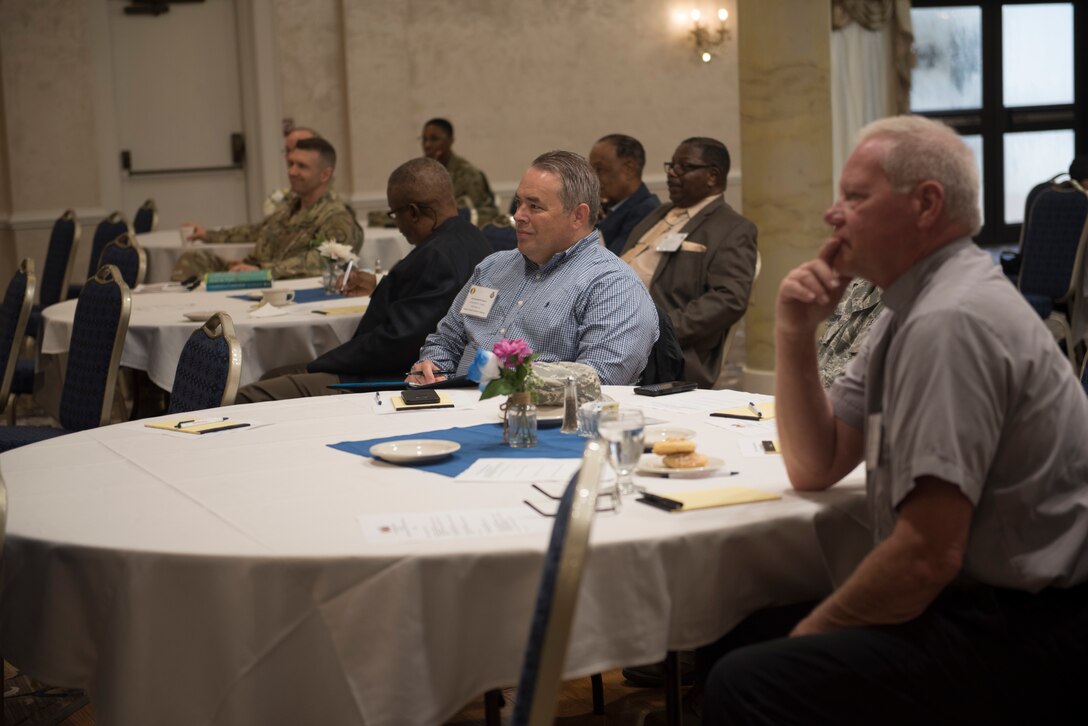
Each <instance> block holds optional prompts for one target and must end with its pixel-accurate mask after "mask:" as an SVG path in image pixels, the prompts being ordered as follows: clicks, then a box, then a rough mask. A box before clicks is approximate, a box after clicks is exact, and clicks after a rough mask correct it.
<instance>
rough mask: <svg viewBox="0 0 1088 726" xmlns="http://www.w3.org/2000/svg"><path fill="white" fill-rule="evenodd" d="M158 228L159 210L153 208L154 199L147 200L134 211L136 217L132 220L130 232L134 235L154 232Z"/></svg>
mask: <svg viewBox="0 0 1088 726" xmlns="http://www.w3.org/2000/svg"><path fill="white" fill-rule="evenodd" d="M158 226H159V210H158V208H157V207H156V206H155V200H154V199H148V200H147V201H146V202H144V203H143V204H141V205H140V208H139V209H137V210H136V216H134V217H133V218H132V231H133V232H134V233H136V234H147V233H148V232H154V231H155V228H156V227H158Z"/></svg>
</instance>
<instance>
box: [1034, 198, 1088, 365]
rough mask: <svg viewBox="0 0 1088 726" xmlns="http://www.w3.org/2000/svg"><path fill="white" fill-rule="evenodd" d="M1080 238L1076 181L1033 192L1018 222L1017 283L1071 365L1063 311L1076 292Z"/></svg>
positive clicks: (1083, 215) (1082, 202) (1087, 211)
mask: <svg viewBox="0 0 1088 726" xmlns="http://www.w3.org/2000/svg"><path fill="white" fill-rule="evenodd" d="M1086 238H1088V193H1086V192H1085V191H1084V189H1083V188H1081V186H1080V185H1079V184H1077V183H1076V182H1070V183H1069V185H1068V186H1066V185H1060V186H1051V187H1050V188H1048V189H1044V190H1042V191H1039V192H1037V193H1036V196H1035V200H1034V202H1033V203H1032V205H1031V211H1030V212H1029V214H1028V218H1027V220H1025V222H1024V230H1023V239H1022V241H1021V263H1020V277H1019V279H1018V281H1017V285H1018V287H1019V288H1020V292H1021V293H1022V294H1023V295H1024V297H1025V298H1026V299H1027V301H1028V302H1029V303H1030V304H1031V306H1032V307H1033V308H1034V309H1035V311H1036V312H1037V313H1039V316H1040V317H1041V318H1042V319H1043V320H1045V321H1046V323H1047V327H1048V328H1050V330H1051V332H1052V333H1053V334H1054V337H1055V339H1056V340H1058V341H1064V342H1065V345H1066V353H1067V355H1068V356H1069V360H1070V362H1072V364H1073V366H1074V368H1077V367H1078V365H1077V360H1076V352H1075V350H1074V345H1073V333H1072V327H1071V325H1070V320H1069V315H1068V310H1070V309H1072V306H1073V303H1074V301H1075V296H1076V294H1077V289H1076V288H1077V283H1078V281H1079V280H1080V277H1079V275H1078V271H1079V270H1080V269H1081V265H1082V264H1083V263H1082V260H1083V256H1084V246H1085V240H1086ZM1062 306H1065V308H1064V309H1062Z"/></svg>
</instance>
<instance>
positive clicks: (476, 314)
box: [461, 285, 499, 320]
mask: <svg viewBox="0 0 1088 726" xmlns="http://www.w3.org/2000/svg"><path fill="white" fill-rule="evenodd" d="M498 292H499V291H498V290H496V289H495V288H493V287H479V286H477V285H473V286H472V287H470V288H469V289H468V297H467V298H465V304H464V305H462V306H461V314H462V315H468V316H469V317H473V318H480V319H481V320H483V319H484V318H486V317H487V316H488V315H490V314H491V306H492V305H494V304H495V297H496V296H497V295H498Z"/></svg>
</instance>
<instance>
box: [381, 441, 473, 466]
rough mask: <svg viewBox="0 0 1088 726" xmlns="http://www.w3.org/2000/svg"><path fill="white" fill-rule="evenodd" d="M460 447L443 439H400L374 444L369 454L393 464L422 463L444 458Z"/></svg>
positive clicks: (454, 442)
mask: <svg viewBox="0 0 1088 726" xmlns="http://www.w3.org/2000/svg"><path fill="white" fill-rule="evenodd" d="M460 448H461V444H459V443H457V442H456V441H446V440H444V439H401V440H400V441H386V442H385V443H384V444H374V445H373V446H371V447H370V455H371V456H376V457H378V458H379V459H385V460H386V461H388V462H391V463H393V464H422V463H424V462H427V461H438V460H439V459H444V458H446V457H447V456H449V455H450V454H452V453H453V452H455V451H457V450H458V449H460Z"/></svg>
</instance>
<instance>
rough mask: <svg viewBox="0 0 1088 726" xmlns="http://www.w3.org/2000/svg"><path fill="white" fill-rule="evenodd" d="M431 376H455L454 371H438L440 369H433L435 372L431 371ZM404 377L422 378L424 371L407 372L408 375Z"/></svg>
mask: <svg viewBox="0 0 1088 726" xmlns="http://www.w3.org/2000/svg"><path fill="white" fill-rule="evenodd" d="M431 374H432V375H436V376H452V375H453V371H444V370H440V369H438V368H435V369H433V370H432V371H431ZM404 375H406V376H422V375H423V371H422V370H418V371H408V372H407V373H405V374H404Z"/></svg>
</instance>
